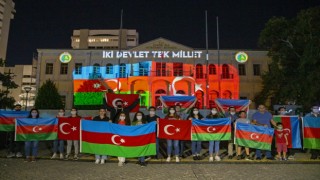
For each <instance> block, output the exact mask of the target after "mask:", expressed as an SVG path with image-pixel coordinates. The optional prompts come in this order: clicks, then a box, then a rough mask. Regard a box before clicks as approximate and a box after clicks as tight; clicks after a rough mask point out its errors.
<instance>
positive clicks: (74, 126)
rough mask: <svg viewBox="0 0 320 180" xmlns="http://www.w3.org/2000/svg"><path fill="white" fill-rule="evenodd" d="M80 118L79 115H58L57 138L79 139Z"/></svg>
mask: <svg viewBox="0 0 320 180" xmlns="http://www.w3.org/2000/svg"><path fill="white" fill-rule="evenodd" d="M80 119H81V118H79V117H73V118H72V117H59V131H58V139H61V140H79V139H80Z"/></svg>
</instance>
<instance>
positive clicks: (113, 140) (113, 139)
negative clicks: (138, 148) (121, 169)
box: [111, 135, 120, 145]
mask: <svg viewBox="0 0 320 180" xmlns="http://www.w3.org/2000/svg"><path fill="white" fill-rule="evenodd" d="M116 137H120V136H119V135H113V136H112V137H111V141H112V143H113V144H115V145H119V144H120V143H117V142H116V141H115V138H116Z"/></svg>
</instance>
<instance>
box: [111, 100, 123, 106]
mask: <svg viewBox="0 0 320 180" xmlns="http://www.w3.org/2000/svg"><path fill="white" fill-rule="evenodd" d="M118 100H121V101H122V99H121V98H115V99H114V100H113V101H112V106H113V107H117V105H116V101H118Z"/></svg>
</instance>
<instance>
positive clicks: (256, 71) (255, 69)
mask: <svg viewBox="0 0 320 180" xmlns="http://www.w3.org/2000/svg"><path fill="white" fill-rule="evenodd" d="M253 75H254V76H260V75H261V70H260V64H254V65H253Z"/></svg>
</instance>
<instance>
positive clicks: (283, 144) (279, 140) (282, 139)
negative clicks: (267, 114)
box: [274, 122, 288, 161]
mask: <svg viewBox="0 0 320 180" xmlns="http://www.w3.org/2000/svg"><path fill="white" fill-rule="evenodd" d="M274 133H275V136H276V145H277V152H278V158H279V160H280V161H281V160H285V161H286V160H288V159H287V146H288V138H287V136H288V134H287V133H285V132H284V131H283V126H282V123H280V122H278V123H277V130H275V132H274ZM281 152H282V153H283V157H281Z"/></svg>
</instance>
